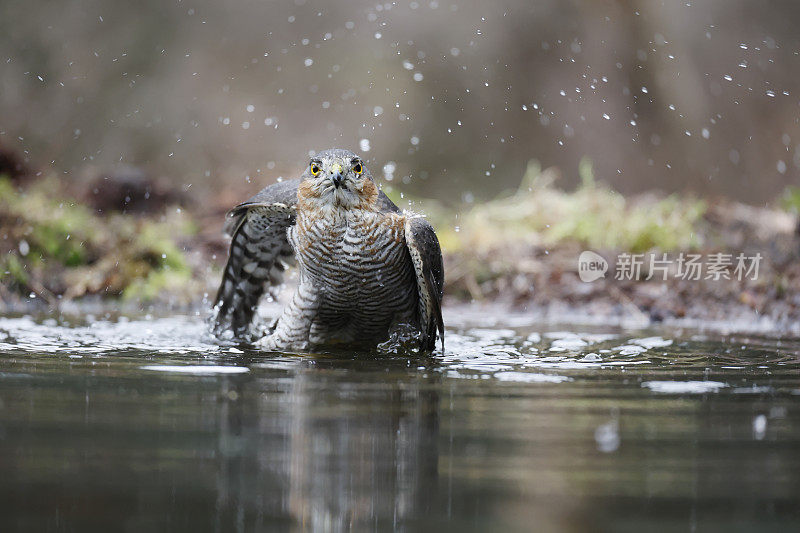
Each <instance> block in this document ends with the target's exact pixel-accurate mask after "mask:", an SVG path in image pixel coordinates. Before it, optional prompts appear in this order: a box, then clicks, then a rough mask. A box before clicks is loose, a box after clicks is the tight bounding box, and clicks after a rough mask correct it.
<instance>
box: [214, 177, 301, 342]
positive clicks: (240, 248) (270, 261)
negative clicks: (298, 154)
mask: <svg viewBox="0 0 800 533" xmlns="http://www.w3.org/2000/svg"><path fill="white" fill-rule="evenodd" d="M299 184H300V180H291V181H284V182H280V183H275V184H273V185H270V186H269V187H267V188H265V189H264V190H262V191H261V192H259V193H258V194H256V195H255V196H253V197H252V198H250V199H249V200H247V201H246V202H244V203H241V204H239V205H237V206H236V207H234V208H233V209H231V210H230V211H229V212H228V217H227V221H226V224H225V231H226V233H228V234H229V235H231V237H232V240H231V248H230V252H229V254H228V262H227V264H226V265H225V270H224V272H223V274H222V283H221V284H220V286H219V291H217V296H216V299H215V301H214V307H215V309H216V312H217V314H216V317H215V318H214V332H215V333H216V334H217V335H219V334H222V333H223V332H225V331H226V330H233V333H234V335H235V336H236V337H246V336H247V335H248V334H249V330H250V324H251V322H252V320H253V315H254V314H255V312H256V309H257V308H258V302H259V300H260V299H261V296H262V295H263V294H264V292H265V291H266V290H267V289H268V288H271V287H277V286H278V285H280V284H281V283H282V282H283V271H284V270H285V269H286V266H287V265H289V264H293V263H294V251H293V250H292V247H291V245H290V244H289V241H288V239H287V236H286V230H287V229H288V228H289V226H291V225H292V224H294V223H295V210H296V207H297V187H298V186H299Z"/></svg>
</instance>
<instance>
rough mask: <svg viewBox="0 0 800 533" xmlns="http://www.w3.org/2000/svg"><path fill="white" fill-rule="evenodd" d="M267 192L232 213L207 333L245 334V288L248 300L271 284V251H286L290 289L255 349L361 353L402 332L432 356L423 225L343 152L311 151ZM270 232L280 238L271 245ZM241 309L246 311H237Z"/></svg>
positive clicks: (436, 312)
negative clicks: (294, 271)
mask: <svg viewBox="0 0 800 533" xmlns="http://www.w3.org/2000/svg"><path fill="white" fill-rule="evenodd" d="M272 187H275V190H274V191H270V187H268V188H267V189H265V190H264V191H262V192H261V193H259V195H257V196H256V197H254V198H253V199H251V200H250V201H248V202H245V203H244V204H241V205H240V206H238V207H237V208H235V209H234V211H233V212H232V213H233V217H234V219H235V225H236V229H235V230H234V232H233V242H232V244H231V254H230V257H229V261H228V265H227V266H226V269H225V274H224V276H223V282H222V285H221V287H220V292H219V294H218V296H217V308H218V313H217V317H216V329H217V331H218V332H221V331H224V330H226V329H233V330H234V331H238V332H240V333H241V331H242V324H243V323H244V324H245V326H246V327H249V323H250V319H251V318H252V313H253V309H252V307H253V305H252V302H253V297H252V296H250V297H248V295H249V294H251V293H253V292H258V291H254V290H253V285H256V284H258V282H259V281H261V288H260V292H258V295H257V296H256V298H255V299H256V300H257V299H258V297H260V295H261V293H263V291H264V287H265V286H269V285H272V284H274V283H275V281H276V279H277V278H278V277H279V276H278V275H279V274H280V271H281V270H282V269H283V263H284V261H283V260H282V258H284V257H283V256H282V255H281V253H280V252H281V251H285V250H286V249H287V247H289V248H290V249H291V250H292V251H293V252H294V253H293V256H294V259H296V261H297V265H298V268H299V274H300V275H299V285H298V288H297V290H296V292H295V294H294V296H293V298H292V300H291V301H290V302H289V303H288V304H287V306H286V308H285V309H284V312H283V313H282V315H281V316H280V317H279V318H278V320H277V321H276V323H275V324H274V326H273V328H272V330H271V331H270V332H269V333H268V334H267V335H265V336H264V337H263V338H261V339H260V340H259V341H258V342H257V344H258V345H259V346H261V347H263V348H265V349H294V350H305V349H311V348H314V347H318V346H324V345H330V344H337V345H347V346H353V347H369V346H375V345H376V344H378V343H380V342H382V341H384V340H386V339H387V337H388V336H389V334H390V333H391V332H392V331H394V330H395V329H399V328H403V327H407V326H411V327H412V328H413V329H415V330H416V331H418V333H419V335H420V346H421V348H423V349H426V350H432V349H433V347H434V344H435V341H436V334H437V331H438V332H439V335H440V336H441V337H442V338H443V324H442V320H441V309H440V306H441V297H442V286H443V281H444V280H443V269H442V262H441V252H440V250H439V244H438V240H437V239H436V235H435V233H434V232H433V229H432V228H431V227H430V225H429V224H428V223H427V222H426V221H425V220H424V219H423V218H421V217H419V216H414V215H409V214H405V213H401V212H400V210H399V209H398V208H397V207H396V206H395V205H394V204H393V203H392V202H391V201H390V200H389V199H388V198H387V197H386V196H385V195H384V194H383V193H382V192H380V191H379V190H378V189H377V187H376V186H375V184H374V182H373V180H372V177H371V176H370V175H369V171H368V170H366V168H364V166H363V163H361V160H360V159H359V158H358V156H356V155H355V154H353V153H352V152H348V151H345V150H328V151H325V152H322V153H320V154H319V155H318V156H317V157H316V158H314V159H312V161H311V164H310V165H309V167H308V169H307V170H306V172H305V173H304V177H303V179H301V180H299V181H297V182H294V183H293V184H292V185H291V186H287V185H285V184H280V185H279V186H272ZM279 189H280V190H279ZM287 190H288V191H292V190H294V191H296V192H294V193H292V192H288V193H287ZM278 193H280V194H278ZM279 196H281V198H278V197H279ZM277 200H282V201H277ZM265 222H266V223H265ZM276 228H278V233H283V234H284V235H285V237H284V239H276V237H275V235H276ZM242 250H244V251H242ZM277 281H279V280H277ZM242 305H245V306H249V309H248V310H246V311H244V312H242V311H241V310H240V309H239V308H240V307H241V306H242ZM238 334H239V333H237V335H238ZM240 336H241V335H240Z"/></svg>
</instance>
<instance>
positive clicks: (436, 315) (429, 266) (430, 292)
mask: <svg viewBox="0 0 800 533" xmlns="http://www.w3.org/2000/svg"><path fill="white" fill-rule="evenodd" d="M405 237H406V246H407V247H408V251H409V253H410V254H411V260H412V262H413V263H414V271H415V272H416V274H417V295H418V296H419V314H420V322H421V326H422V348H423V349H424V350H431V351H432V350H433V349H434V348H435V347H436V332H437V330H438V332H439V336H440V338H441V339H442V351H444V321H443V320H442V295H443V292H444V266H443V264H442V250H441V248H440V247H439V239H437V238H436V233H434V231H433V228H432V227H431V225H430V224H428V222H427V221H426V220H425V219H424V218H422V217H419V216H409V217H408V218H407V219H406V227H405Z"/></svg>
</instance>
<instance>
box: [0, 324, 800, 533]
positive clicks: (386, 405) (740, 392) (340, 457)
mask: <svg viewBox="0 0 800 533" xmlns="http://www.w3.org/2000/svg"><path fill="white" fill-rule="evenodd" d="M447 322H448V323H449V328H448V331H447V343H446V348H447V350H446V352H445V354H444V355H441V354H438V353H437V354H435V355H434V356H433V357H400V356H391V357H387V356H383V357H376V356H367V355H354V354H317V355H305V356H296V355H271V354H264V353H259V352H256V351H251V350H248V349H247V348H246V347H244V346H235V345H220V344H218V343H216V342H214V341H213V340H212V339H211V338H209V337H208V335H207V333H206V328H205V325H204V323H203V321H202V320H201V319H200V318H197V317H168V318H150V317H142V318H130V319H126V318H113V319H107V318H106V319H104V318H94V317H84V318H83V319H81V320H73V319H69V318H59V319H52V318H50V319H33V318H30V317H6V318H0V530H3V531H10V530H16V529H23V528H24V529H30V530H37V531H45V530H53V531H58V530H80V531H87V530H92V529H94V530H103V531H106V530H109V528H113V529H114V530H128V531H150V530H164V529H170V530H175V529H192V530H204V531H205V530H217V531H252V530H261V529H267V528H274V527H276V526H277V527H279V528H284V529H309V530H319V529H329V530H342V529H350V528H353V529H359V530H360V529H364V528H368V529H369V528H380V529H388V528H396V529H420V528H423V529H437V530H454V531H464V530H489V529H490V528H491V529H492V530H496V531H504V530H539V531H543V530H544V531H547V530H559V531H586V530H592V531H604V530H608V531H610V530H614V531H641V530H643V529H647V530H649V531H653V530H677V531H687V530H692V531H693V530H695V529H696V530H699V531H736V530H750V529H758V530H759V531H787V530H794V531H797V530H799V529H800V342H798V341H797V340H782V341H777V340H774V339H764V338H753V337H750V338H744V337H738V338H737V337H722V336H703V335H698V334H692V333H690V332H681V331H664V330H649V331H630V330H629V331H625V330H618V329H613V328H605V329H598V328H585V327H584V328H575V327H570V328H563V327H562V328H552V327H542V326H538V325H536V324H532V323H529V322H528V321H527V320H525V319H524V318H523V317H520V316H502V315H501V316H498V317H492V316H486V315H484V316H480V315H476V314H474V313H467V312H464V313H459V312H455V313H451V315H450V316H448V317H447Z"/></svg>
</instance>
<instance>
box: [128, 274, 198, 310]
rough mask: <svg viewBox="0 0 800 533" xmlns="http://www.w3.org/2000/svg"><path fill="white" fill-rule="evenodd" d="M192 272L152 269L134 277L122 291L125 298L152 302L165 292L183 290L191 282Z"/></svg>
mask: <svg viewBox="0 0 800 533" xmlns="http://www.w3.org/2000/svg"><path fill="white" fill-rule="evenodd" d="M191 279H192V276H191V272H189V271H188V270H185V271H174V270H171V269H166V270H151V271H150V272H149V273H148V274H147V275H146V276H144V277H139V278H136V279H134V280H133V281H132V282H131V283H130V284H129V285H128V286H127V287H125V290H124V291H123V292H122V297H123V299H124V300H128V301H143V302H150V301H154V300H157V299H158V298H160V297H162V296H163V295H164V294H170V293H174V292H176V291H177V292H183V291H181V290H180V289H182V288H184V287H186V286H187V285H188V284H189V283H190V282H191Z"/></svg>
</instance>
